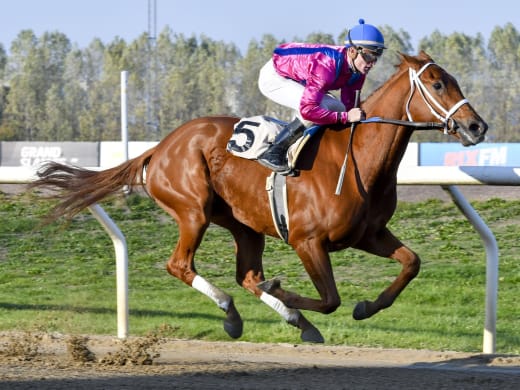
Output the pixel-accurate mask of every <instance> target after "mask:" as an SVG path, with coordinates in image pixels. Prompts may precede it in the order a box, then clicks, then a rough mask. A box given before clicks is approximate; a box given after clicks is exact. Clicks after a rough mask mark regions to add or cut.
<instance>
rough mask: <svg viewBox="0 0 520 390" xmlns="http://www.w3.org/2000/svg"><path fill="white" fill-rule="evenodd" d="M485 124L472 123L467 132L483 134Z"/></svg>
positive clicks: (485, 129) (485, 127)
mask: <svg viewBox="0 0 520 390" xmlns="http://www.w3.org/2000/svg"><path fill="white" fill-rule="evenodd" d="M487 128H488V126H487V124H486V123H485V122H473V123H471V124H470V125H469V130H470V131H471V132H472V133H479V134H484V133H485V132H486V131H487Z"/></svg>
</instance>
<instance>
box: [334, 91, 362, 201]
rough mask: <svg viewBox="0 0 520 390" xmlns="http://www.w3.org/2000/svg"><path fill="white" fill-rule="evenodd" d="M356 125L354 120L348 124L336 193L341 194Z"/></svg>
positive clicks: (357, 102)
mask: <svg viewBox="0 0 520 390" xmlns="http://www.w3.org/2000/svg"><path fill="white" fill-rule="evenodd" d="M359 93H360V91H359V89H358V90H356V98H355V100H354V107H357V106H358V105H359ZM355 127H356V122H352V124H351V125H350V138H349V140H348V145H347V151H346V153H345V158H344V160H343V165H342V166H341V171H340V173H339V177H338V184H337V185H336V195H339V194H341V187H343V180H344V179H345V171H346V170H347V160H348V152H349V150H350V146H351V143H352V137H353V136H354V129H355Z"/></svg>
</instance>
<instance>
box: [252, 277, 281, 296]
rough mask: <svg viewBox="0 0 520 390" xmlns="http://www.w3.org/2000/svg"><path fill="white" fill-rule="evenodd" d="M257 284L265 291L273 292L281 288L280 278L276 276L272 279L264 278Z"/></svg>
mask: <svg viewBox="0 0 520 390" xmlns="http://www.w3.org/2000/svg"><path fill="white" fill-rule="evenodd" d="M256 286H257V287H258V288H259V289H260V290H262V291H263V292H266V293H268V294H271V293H272V292H273V291H274V290H276V289H277V288H280V280H279V279H276V278H274V279H271V280H264V281H263V282H260V283H258V284H257V285H256Z"/></svg>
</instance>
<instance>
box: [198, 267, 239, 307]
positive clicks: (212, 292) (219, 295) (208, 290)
mask: <svg viewBox="0 0 520 390" xmlns="http://www.w3.org/2000/svg"><path fill="white" fill-rule="evenodd" d="M191 287H193V288H194V289H195V290H197V291H200V292H201V293H203V294H204V295H206V296H207V297H209V298H211V299H212V300H213V301H214V302H215V303H216V304H217V305H218V307H220V308H221V309H222V310H224V311H225V312H227V311H228V309H229V304H230V303H231V297H230V296H229V295H227V294H226V293H225V292H224V291H222V290H220V289H219V288H217V287H215V286H213V285H212V284H211V283H209V282H208V281H207V280H206V279H204V278H203V277H202V276H199V275H197V276H195V278H194V279H193V282H192V283H191Z"/></svg>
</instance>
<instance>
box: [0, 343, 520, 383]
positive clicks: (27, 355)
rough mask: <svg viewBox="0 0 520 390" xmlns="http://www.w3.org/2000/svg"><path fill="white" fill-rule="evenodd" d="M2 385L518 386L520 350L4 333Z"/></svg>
mask: <svg viewBox="0 0 520 390" xmlns="http://www.w3.org/2000/svg"><path fill="white" fill-rule="evenodd" d="M0 343H1V349H0V389H43V390H47V389H262V388H265V389H385V390H389V389H400V390H402V389H423V388H424V389H450V390H451V389H501V390H508V389H520V356H513V355H482V354H470V353H459V352H436V351H426V350H401V349H392V350H389V349H377V348H352V347H345V346H326V345H292V344H257V343H246V342H206V341H194V340H175V339H162V338H153V339H152V338H129V339H128V340H126V341H124V342H123V341H121V340H119V339H117V338H114V337H108V336H106V337H104V336H89V337H85V336H81V337H77V336H75V337H72V336H66V335H58V334H55V335H49V334H43V335H32V334H22V333H3V334H1V335H0Z"/></svg>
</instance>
